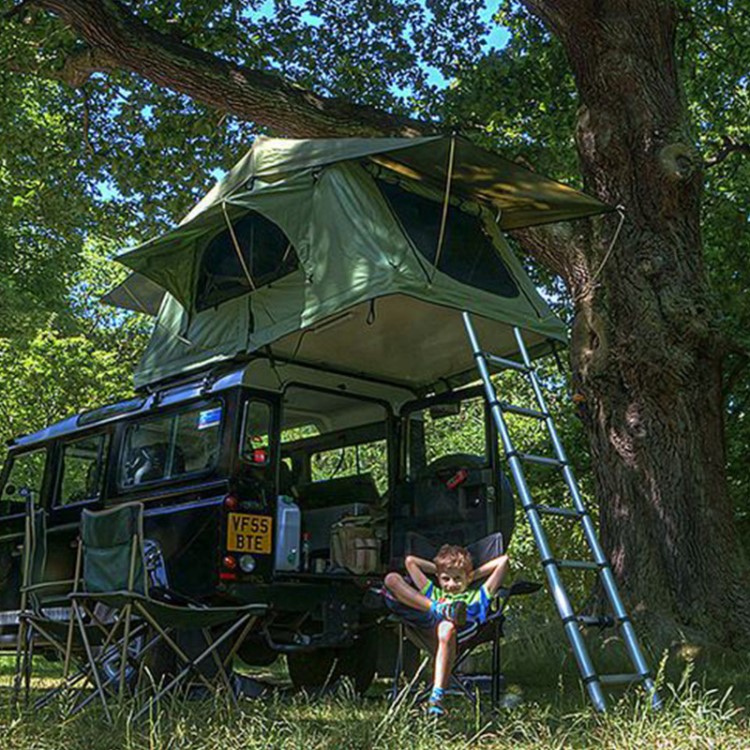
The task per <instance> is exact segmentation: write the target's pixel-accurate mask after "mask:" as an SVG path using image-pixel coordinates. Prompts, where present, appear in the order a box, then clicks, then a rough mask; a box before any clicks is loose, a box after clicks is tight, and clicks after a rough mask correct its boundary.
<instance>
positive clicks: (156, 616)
mask: <svg viewBox="0 0 750 750" xmlns="http://www.w3.org/2000/svg"><path fill="white" fill-rule="evenodd" d="M80 549H81V551H82V560H83V577H82V582H83V586H82V589H81V590H80V591H76V592H74V593H73V594H71V600H72V602H73V615H74V617H75V618H76V620H77V621H78V624H79V628H80V630H81V634H82V636H83V639H84V641H85V640H86V636H85V630H84V628H83V624H84V622H85V621H86V620H88V621H92V620H95V619H96V618H97V612H98V611H101V610H107V611H111V610H116V611H117V615H116V616H115V617H114V619H112V621H111V629H110V634H109V635H108V636H107V638H106V640H105V643H106V644H107V645H108V646H109V645H111V644H112V643H114V642H115V641H116V638H115V637H114V635H113V633H114V632H115V631H118V632H120V633H121V634H122V635H121V639H120V641H119V642H120V644H121V646H120V654H121V657H120V668H119V674H118V677H119V690H118V694H119V695H120V696H122V693H123V691H124V688H125V684H126V678H127V672H128V670H129V671H130V674H131V675H135V674H137V675H138V677H140V676H141V673H142V671H143V668H144V665H145V662H144V658H145V655H146V654H147V652H149V651H150V650H151V649H155V648H162V649H168V650H169V652H170V653H171V654H173V655H174V657H175V658H176V659H177V667H176V670H175V671H176V672H177V674H175V676H174V677H172V679H170V680H168V681H167V684H166V685H164V686H163V687H161V688H160V689H159V690H157V692H156V693H155V694H154V695H153V696H152V697H151V698H150V700H149V701H148V703H147V704H146V705H145V706H144V707H143V708H142V709H141V711H139V712H138V713H137V714H136V715H135V717H134V718H137V717H139V716H140V715H141V714H142V713H144V712H145V711H147V710H148V709H149V708H150V707H151V706H152V705H153V704H155V703H156V702H157V701H159V700H160V699H161V698H162V697H164V696H165V695H166V694H167V693H169V692H173V691H176V690H177V688H179V687H181V686H183V685H186V684H188V683H189V679H188V678H189V677H191V676H192V677H195V678H196V679H197V680H198V681H200V682H201V683H203V684H204V685H205V686H206V687H207V688H209V689H210V690H213V689H214V688H215V683H212V682H211V681H210V680H209V679H208V677H207V676H206V675H205V674H204V671H203V669H202V667H203V664H204V663H205V662H206V661H207V660H208V659H211V660H212V663H213V665H214V667H215V669H216V675H217V677H218V678H219V680H220V681H221V683H222V684H223V685H224V686H225V687H226V688H227V689H228V690H229V694H230V696H231V698H232V700H234V701H235V702H236V697H235V695H234V691H233V690H232V685H231V682H230V679H229V674H228V670H230V669H231V663H232V659H233V657H234V654H235V653H236V651H237V649H238V648H239V646H240V645H241V643H242V641H243V640H244V638H245V636H246V635H247V633H248V632H249V631H250V629H251V628H252V627H253V625H254V624H255V621H256V620H257V618H258V617H259V616H260V615H262V614H265V612H266V611H267V609H268V607H267V605H265V604H252V605H245V606H241V607H211V606H207V605H204V604H200V603H198V602H193V601H190V600H187V599H186V598H184V597H179V596H178V595H176V594H175V593H174V592H170V591H169V590H167V589H165V588H164V587H159V589H158V591H159V593H160V594H161V595H166V596H169V598H170V599H172V600H174V601H177V602H179V603H174V601H165V600H163V599H160V598H157V596H156V593H157V589H156V587H153V588H152V587H150V586H149V577H148V575H147V571H146V565H145V563H144V536H143V506H142V504H141V503H127V504H123V505H120V506H117V507H114V508H111V509H109V510H104V511H99V512H93V511H85V510H84V511H83V514H82V516H81V543H80ZM134 627H136V628H144V629H146V631H147V634H148V635H147V637H146V639H145V640H146V643H145V645H143V647H142V648H137V649H135V650H134V649H133V648H132V644H133V636H132V631H133V628H134ZM216 628H222V630H221V632H220V633H218V634H216V633H215V632H214V631H215V630H216ZM191 631H192V632H199V633H200V634H201V635H202V640H203V644H205V645H203V644H201V646H200V647H199V649H198V653H197V654H193V655H188V654H187V653H186V649H185V648H184V647H183V646H182V645H180V643H179V641H180V635H179V634H180V633H185V632H191ZM226 645H229V651H228V653H227V655H226V656H224V658H220V657H219V648H220V647H222V646H226ZM86 652H87V654H88V657H89V660H90V664H91V670H92V674H93V677H94V681H95V693H94V695H98V696H99V697H100V700H101V701H102V703H103V704H104V706H105V713H106V714H107V717H108V718H111V717H110V714H109V710H108V708H107V695H106V693H105V690H104V688H105V687H106V682H107V681H108V680H109V681H111V670H110V675H109V676H107V675H102V674H101V663H100V662H98V661H97V657H96V655H95V654H94V652H93V649H91V648H90V647H88V646H87V648H86ZM102 676H104V678H105V679H102ZM136 681H137V680H136ZM91 697H93V696H91Z"/></svg>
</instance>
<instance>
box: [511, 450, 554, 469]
mask: <svg viewBox="0 0 750 750" xmlns="http://www.w3.org/2000/svg"><path fill="white" fill-rule="evenodd" d="M516 455H517V456H518V457H519V458H520V459H521V461H528V462H529V463H530V464H541V465H542V466H562V465H563V462H562V461H560V459H559V458H549V456H535V455H534V454H533V453H517V454H516Z"/></svg>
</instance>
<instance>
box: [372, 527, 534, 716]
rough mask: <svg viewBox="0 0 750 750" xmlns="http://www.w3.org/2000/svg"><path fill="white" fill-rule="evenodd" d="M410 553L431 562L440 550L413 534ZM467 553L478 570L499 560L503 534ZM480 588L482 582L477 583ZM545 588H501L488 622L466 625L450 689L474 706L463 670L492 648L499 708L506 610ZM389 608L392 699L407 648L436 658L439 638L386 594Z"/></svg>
mask: <svg viewBox="0 0 750 750" xmlns="http://www.w3.org/2000/svg"><path fill="white" fill-rule="evenodd" d="M407 544H408V545H409V552H410V553H414V554H418V555H419V556H420V557H424V558H427V559H431V558H432V557H434V555H435V553H436V552H437V549H436V548H435V546H434V545H432V544H431V543H430V542H429V541H428V540H427V539H425V538H424V537H420V536H419V535H417V534H410V535H409V537H408V538H407ZM467 549H468V550H469V552H470V553H471V556H472V559H473V561H474V564H475V566H476V567H479V566H480V565H482V564H483V563H484V562H486V561H488V560H491V559H493V558H495V557H499V556H500V555H501V554H502V553H503V537H502V534H501V533H500V532H497V533H495V534H491V535H490V536H487V537H485V538H483V539H480V540H479V541H478V542H475V543H473V544H470V545H468V547H467ZM476 585H477V586H479V585H481V582H477V584H476ZM541 588H542V586H541V584H539V583H531V582H528V581H517V582H516V583H514V584H513V585H512V586H510V587H509V588H505V587H502V588H500V589H499V590H498V591H497V593H496V594H495V596H494V597H493V599H492V602H491V604H490V611H489V614H488V616H487V620H486V621H485V622H483V623H476V622H474V623H467V624H466V626H464V627H463V628H461V630H459V631H458V632H457V634H456V656H455V660H454V662H453V667H452V669H451V675H450V680H449V686H448V687H449V689H453V690H457V691H458V692H460V693H462V694H464V695H465V696H466V697H467V698H469V699H470V700H471V701H472V703H473V702H475V700H476V699H475V694H474V691H473V689H472V680H471V679H470V678H468V677H466V676H464V675H462V674H461V666H462V665H463V664H464V663H465V662H466V660H467V659H468V658H469V656H470V655H471V654H472V653H473V652H474V651H475V650H476V649H477V648H478V647H479V646H481V645H482V644H485V643H491V644H492V656H491V666H490V699H491V702H492V706H493V708H495V707H497V705H498V702H499V700H500V692H501V687H502V680H503V677H502V672H501V660H500V657H501V653H500V643H501V640H502V638H503V636H504V633H503V623H504V622H505V610H506V607H507V605H508V602H509V601H510V599H511V598H512V597H513V596H518V595H522V594H531V593H534V592H536V591H539V589H541ZM385 601H386V606H388V608H389V609H390V610H391V611H392V612H393V613H394V615H395V619H396V621H397V623H398V652H397V656H396V667H395V671H394V675H393V688H392V691H391V697H392V699H395V698H396V696H397V695H398V686H399V682H400V680H401V676H402V672H403V669H404V644H405V642H407V641H408V642H410V643H412V644H413V645H414V646H415V647H416V648H417V649H418V651H420V652H425V653H427V654H428V655H429V656H430V657H434V655H435V651H436V650H437V638H436V635H435V629H434V628H426V627H424V624H423V623H424V620H423V618H422V617H421V615H422V613H418V612H416V610H414V611H413V615H412V612H411V611H409V608H407V607H404V606H403V605H401V604H399V603H398V602H396V601H395V600H394V599H393V598H392V597H391V596H390V595H389V594H387V592H386V597H385ZM428 694H429V690H424V691H422V692H421V693H419V694H418V696H417V700H418V701H420V700H424V699H425V698H426V697H427V695H428Z"/></svg>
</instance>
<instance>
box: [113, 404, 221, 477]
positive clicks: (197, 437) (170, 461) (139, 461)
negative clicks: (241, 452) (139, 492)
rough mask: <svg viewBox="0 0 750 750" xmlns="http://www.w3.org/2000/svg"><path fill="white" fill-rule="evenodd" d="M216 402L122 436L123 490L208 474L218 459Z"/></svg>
mask: <svg viewBox="0 0 750 750" xmlns="http://www.w3.org/2000/svg"><path fill="white" fill-rule="evenodd" d="M222 417H223V409H222V406H221V403H220V402H213V403H210V404H205V405H203V406H200V407H196V408H192V409H189V410H185V411H181V412H177V413H175V414H168V415H164V416H160V417H154V418H152V419H148V420H144V421H142V422H137V423H135V424H132V425H130V426H129V427H128V428H127V431H126V433H125V441H124V449H123V450H124V453H123V461H122V467H123V468H122V477H121V483H122V486H124V487H130V486H134V485H139V484H144V483H147V482H158V481H161V480H165V479H174V478H176V477H180V476H183V475H188V474H195V473H199V472H203V471H208V470H210V469H212V468H213V467H214V466H215V465H216V461H217V459H218V455H219V447H220V442H219V440H220V436H221V423H222Z"/></svg>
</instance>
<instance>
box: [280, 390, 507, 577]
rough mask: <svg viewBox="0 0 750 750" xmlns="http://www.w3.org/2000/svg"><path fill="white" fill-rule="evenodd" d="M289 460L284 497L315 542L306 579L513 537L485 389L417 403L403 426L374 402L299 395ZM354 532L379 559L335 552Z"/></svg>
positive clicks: (292, 404)
mask: <svg viewBox="0 0 750 750" xmlns="http://www.w3.org/2000/svg"><path fill="white" fill-rule="evenodd" d="M457 436H458V439H459V440H460V441H461V442H460V443H459V442H458V441H457ZM457 448H458V450H457ZM280 456H281V460H280V466H279V494H280V495H285V496H290V497H292V498H293V499H294V501H295V503H296V504H297V505H298V506H299V509H300V513H301V519H302V522H301V524H302V531H303V534H304V535H305V536H306V538H307V543H308V549H309V560H303V561H302V570H303V571H304V572H309V573H331V572H333V573H341V572H345V571H346V570H349V572H354V573H358V574H374V573H381V572H383V571H385V570H386V569H389V568H391V567H393V566H398V564H399V563H400V562H401V561H402V560H403V557H404V555H405V554H408V553H410V552H415V553H418V552H419V550H420V549H427V548H431V547H432V546H433V545H434V544H435V543H436V542H438V541H440V542H446V541H447V542H451V543H456V544H468V543H470V542H473V541H476V540H477V539H480V538H482V537H484V536H486V535H487V534H489V533H492V532H494V531H497V530H501V531H503V532H504V534H506V535H507V536H508V537H509V536H510V534H511V533H512V528H513V498H512V495H511V494H510V490H509V487H508V486H507V482H503V481H501V480H498V479H497V478H496V477H497V474H496V468H497V467H496V461H497V445H496V440H495V435H494V430H493V429H492V423H491V420H489V419H488V416H487V414H486V410H485V407H484V403H483V401H482V399H481V398H480V394H479V393H478V392H477V391H476V389H465V390H464V391H458V392H453V393H450V394H445V395H442V396H439V397H433V398H430V399H424V400H418V401H413V402H411V403H408V404H406V405H405V406H404V407H403V408H402V410H401V414H400V415H398V416H396V415H393V414H392V413H391V410H390V408H389V407H388V405H387V404H385V403H383V402H380V403H378V402H377V401H376V400H374V399H365V398H362V397H357V396H355V395H353V394H351V393H349V394H346V395H343V394H341V393H333V392H327V391H323V390H322V389H314V388H310V387H307V386H295V387H292V388H290V389H288V391H287V392H286V394H285V397H284V404H283V416H282V424H281V451H280ZM348 527H351V530H350V532H349V533H350V534H351V535H352V536H353V537H354V544H355V546H365V547H367V548H368V549H372V548H374V551H375V554H374V555H371V556H369V557H363V556H361V555H360V556H359V559H358V556H357V554H356V552H355V551H352V550H349V551H348V552H346V551H344V553H343V556H342V552H341V550H337V549H335V545H336V537H337V534H338V533H339V530H341V529H342V528H348ZM354 529H357V531H355V530H354ZM342 533H343V532H342Z"/></svg>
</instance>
